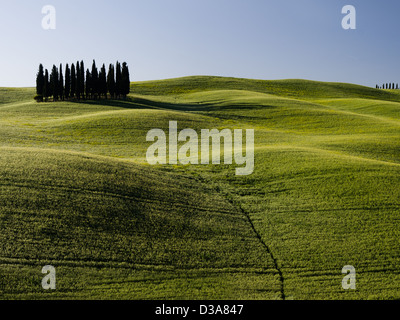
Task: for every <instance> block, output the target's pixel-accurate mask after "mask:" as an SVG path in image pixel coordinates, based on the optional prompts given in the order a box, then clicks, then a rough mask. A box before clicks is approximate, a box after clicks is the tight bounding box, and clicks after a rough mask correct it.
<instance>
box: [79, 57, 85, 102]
mask: <svg viewBox="0 0 400 320" xmlns="http://www.w3.org/2000/svg"><path fill="white" fill-rule="evenodd" d="M79 92H80V93H81V95H82V99H85V65H84V63H83V60H82V61H81V64H80V74H79Z"/></svg>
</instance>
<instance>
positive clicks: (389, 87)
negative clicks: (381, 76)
mask: <svg viewBox="0 0 400 320" xmlns="http://www.w3.org/2000/svg"><path fill="white" fill-rule="evenodd" d="M376 89H399V84H398V83H397V84H396V86H395V85H394V83H386V84H385V83H384V84H383V85H382V87H381V86H379V85H378V84H377V85H376Z"/></svg>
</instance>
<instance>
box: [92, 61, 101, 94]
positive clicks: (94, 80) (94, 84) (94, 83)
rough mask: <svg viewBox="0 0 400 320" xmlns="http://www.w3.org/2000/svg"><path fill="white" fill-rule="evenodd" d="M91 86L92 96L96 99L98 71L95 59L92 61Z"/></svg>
mask: <svg viewBox="0 0 400 320" xmlns="http://www.w3.org/2000/svg"><path fill="white" fill-rule="evenodd" d="M91 75H92V88H93V98H94V99H97V95H98V94H99V92H100V90H99V72H98V71H97V67H96V61H95V60H93V63H92V73H91Z"/></svg>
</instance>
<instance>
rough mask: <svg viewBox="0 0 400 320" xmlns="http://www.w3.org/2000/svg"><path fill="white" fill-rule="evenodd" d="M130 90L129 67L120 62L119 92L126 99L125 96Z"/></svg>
mask: <svg viewBox="0 0 400 320" xmlns="http://www.w3.org/2000/svg"><path fill="white" fill-rule="evenodd" d="M130 90H131V81H130V77H129V68H128V65H127V64H126V62H124V63H123V64H122V83H121V91H122V92H121V93H122V95H123V96H124V99H126V96H127V95H128V94H129V92H130Z"/></svg>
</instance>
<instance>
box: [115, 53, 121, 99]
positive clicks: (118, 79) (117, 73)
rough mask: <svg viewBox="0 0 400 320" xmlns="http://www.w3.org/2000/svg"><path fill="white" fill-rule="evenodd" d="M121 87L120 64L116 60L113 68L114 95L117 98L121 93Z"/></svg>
mask: <svg viewBox="0 0 400 320" xmlns="http://www.w3.org/2000/svg"><path fill="white" fill-rule="evenodd" d="M121 88H122V74H121V64H120V63H119V62H118V61H117V64H116V70H115V96H116V97H117V98H119V97H120V95H121Z"/></svg>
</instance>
